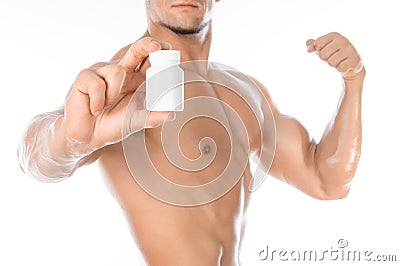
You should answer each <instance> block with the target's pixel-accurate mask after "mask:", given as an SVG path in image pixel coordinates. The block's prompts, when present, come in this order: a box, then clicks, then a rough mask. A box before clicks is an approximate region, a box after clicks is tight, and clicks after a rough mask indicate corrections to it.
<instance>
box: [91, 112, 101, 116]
mask: <svg viewBox="0 0 400 266" xmlns="http://www.w3.org/2000/svg"><path fill="white" fill-rule="evenodd" d="M100 114H101V111H96V112H94V113H93V115H94V116H99V115H100Z"/></svg>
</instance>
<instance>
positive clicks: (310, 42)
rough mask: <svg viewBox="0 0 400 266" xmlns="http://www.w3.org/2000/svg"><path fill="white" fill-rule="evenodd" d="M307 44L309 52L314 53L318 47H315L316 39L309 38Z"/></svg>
mask: <svg viewBox="0 0 400 266" xmlns="http://www.w3.org/2000/svg"><path fill="white" fill-rule="evenodd" d="M306 45H307V52H309V53H312V52H315V51H317V49H316V48H315V40H314V39H309V40H308V41H307V42H306Z"/></svg>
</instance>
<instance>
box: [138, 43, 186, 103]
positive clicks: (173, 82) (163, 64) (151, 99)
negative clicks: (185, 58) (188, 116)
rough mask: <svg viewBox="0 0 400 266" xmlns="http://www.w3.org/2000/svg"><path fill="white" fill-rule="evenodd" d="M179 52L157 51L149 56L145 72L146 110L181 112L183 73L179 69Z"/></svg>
mask: <svg viewBox="0 0 400 266" xmlns="http://www.w3.org/2000/svg"><path fill="white" fill-rule="evenodd" d="M180 56H181V53H180V51H176V50H159V51H156V52H154V53H150V54H149V61H150V64H151V67H149V68H148V69H147V70H146V109H147V110H149V111H183V107H184V100H185V99H184V72H183V70H182V69H181V68H180V67H179V63H180Z"/></svg>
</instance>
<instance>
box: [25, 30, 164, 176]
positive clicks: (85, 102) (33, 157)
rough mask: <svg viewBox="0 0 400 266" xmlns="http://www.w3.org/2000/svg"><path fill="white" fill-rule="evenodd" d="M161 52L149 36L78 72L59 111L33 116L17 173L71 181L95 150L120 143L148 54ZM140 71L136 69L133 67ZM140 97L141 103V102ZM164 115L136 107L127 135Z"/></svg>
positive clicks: (137, 97) (138, 98)
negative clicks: (129, 107)
mask: <svg viewBox="0 0 400 266" xmlns="http://www.w3.org/2000/svg"><path fill="white" fill-rule="evenodd" d="M161 48H163V47H162V46H161V43H160V42H158V41H155V40H153V39H151V38H149V37H145V38H143V39H140V40H138V41H136V42H135V43H134V44H132V45H131V46H130V47H127V48H126V49H123V50H121V51H120V52H119V53H118V54H117V55H116V56H115V57H114V58H113V59H112V60H111V62H110V63H98V64H95V65H93V66H92V67H90V68H88V69H85V70H83V71H81V73H80V74H79V75H78V77H77V78H76V80H75V82H74V84H73V86H72V88H71V90H70V92H69V94H68V96H67V98H66V101H65V107H63V108H61V109H60V110H57V111H54V112H51V113H44V114H41V115H38V116H36V117H34V118H33V119H32V121H31V123H30V125H29V126H28V128H27V129H26V132H25V133H24V135H23V138H22V140H21V142H20V145H19V148H18V159H19V162H20V165H21V168H22V170H23V171H24V172H25V173H28V174H30V175H31V176H33V177H35V178H37V179H39V180H42V181H49V182H55V181H60V180H63V179H65V178H67V177H69V176H71V175H72V174H73V173H74V171H75V170H76V169H77V168H78V167H80V166H81V165H83V164H87V163H90V162H92V161H94V160H96V159H97V158H98V156H99V153H100V151H101V149H102V148H103V147H104V146H106V145H109V144H112V143H116V142H118V141H120V140H121V139H122V134H123V133H122V132H123V125H124V121H125V119H126V117H125V115H126V110H127V107H128V104H129V102H130V100H131V98H132V97H135V99H134V100H136V101H138V106H140V104H141V103H139V102H141V101H144V98H143V97H142V96H143V94H134V92H135V91H136V89H137V88H138V87H139V85H140V84H141V83H142V82H143V81H144V80H145V71H146V68H148V67H149V63H148V62H147V61H144V60H146V58H147V56H148V54H149V53H150V52H153V51H156V50H159V49H161ZM138 66H140V68H139V67H138ZM142 98H143V99H142ZM168 114H169V113H168V112H148V111H146V110H145V109H144V107H142V108H138V109H137V110H136V111H134V112H133V113H130V114H128V115H130V116H132V117H130V118H129V120H127V121H131V124H130V125H129V129H130V131H131V132H132V133H133V132H136V131H139V130H141V129H143V128H144V127H156V126H158V125H160V124H161V123H162V122H163V121H164V120H165V118H166V117H167V116H168Z"/></svg>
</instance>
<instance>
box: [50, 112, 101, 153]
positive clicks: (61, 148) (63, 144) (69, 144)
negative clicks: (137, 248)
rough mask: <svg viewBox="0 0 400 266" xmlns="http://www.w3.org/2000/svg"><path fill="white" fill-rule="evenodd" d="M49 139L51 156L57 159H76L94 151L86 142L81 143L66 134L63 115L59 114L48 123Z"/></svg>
mask: <svg viewBox="0 0 400 266" xmlns="http://www.w3.org/2000/svg"><path fill="white" fill-rule="evenodd" d="M49 141H50V143H49V147H50V150H51V151H52V152H51V156H52V157H53V158H54V159H55V160H57V161H58V160H60V161H77V160H79V159H81V158H83V157H85V156H87V155H88V154H90V153H92V152H93V151H94V149H91V148H89V145H87V144H86V143H81V142H79V141H77V140H74V139H72V138H70V137H69V136H68V134H67V130H66V125H65V120H64V115H60V116H59V117H58V118H57V119H56V120H55V121H54V122H53V123H52V124H51V125H50V127H49Z"/></svg>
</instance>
